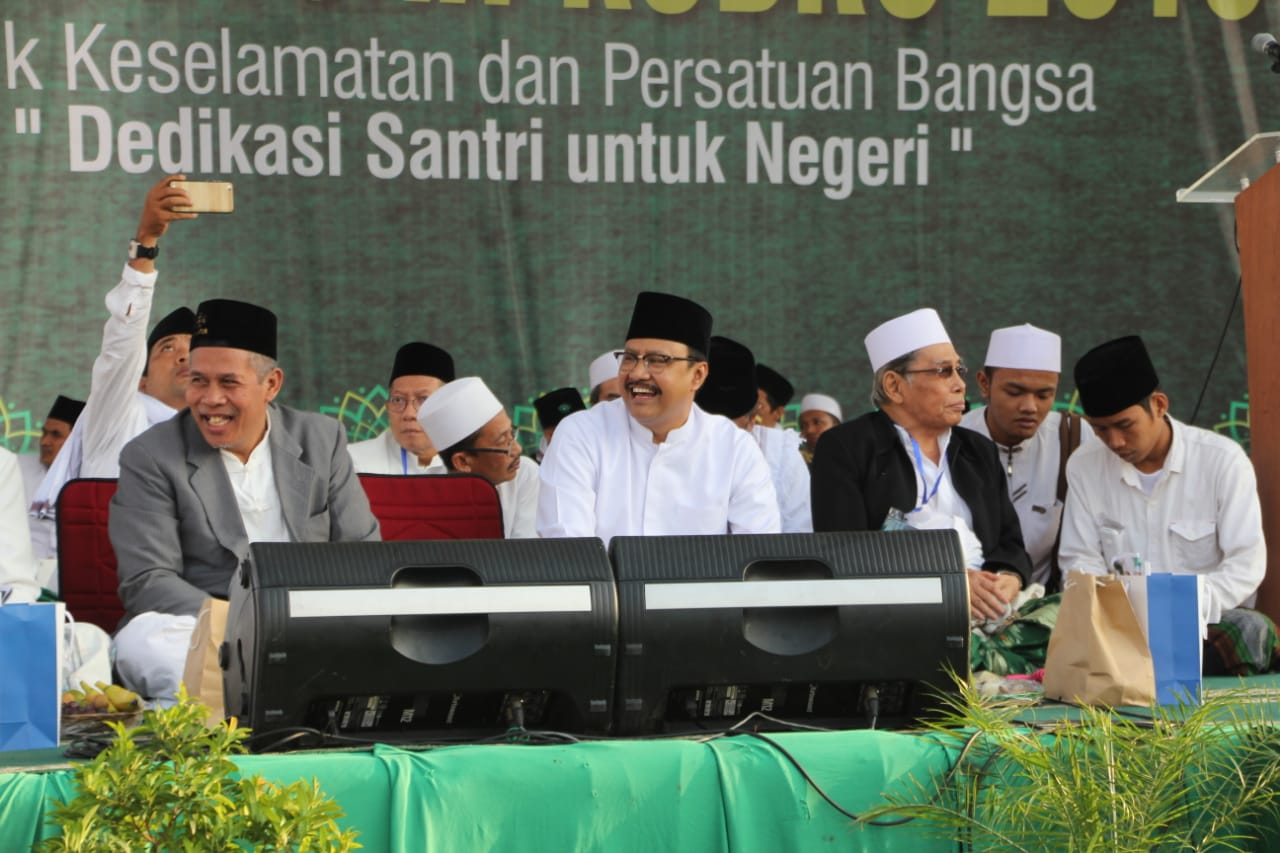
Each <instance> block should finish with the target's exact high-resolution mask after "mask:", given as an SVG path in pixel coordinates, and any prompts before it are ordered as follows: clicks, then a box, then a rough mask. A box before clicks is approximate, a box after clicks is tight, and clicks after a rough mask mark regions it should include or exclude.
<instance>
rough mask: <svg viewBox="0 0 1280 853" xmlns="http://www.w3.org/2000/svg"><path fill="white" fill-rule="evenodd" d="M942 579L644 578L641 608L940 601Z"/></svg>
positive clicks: (809, 605) (684, 608)
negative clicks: (669, 580) (651, 580)
mask: <svg viewBox="0 0 1280 853" xmlns="http://www.w3.org/2000/svg"><path fill="white" fill-rule="evenodd" d="M941 603H942V578H937V577H932V578H843V579H840V580H808V581H713V582H709V583H647V584H645V585H644V606H645V609H646V610H716V609H726V608H731V607H839V606H841V605H847V604H941Z"/></svg>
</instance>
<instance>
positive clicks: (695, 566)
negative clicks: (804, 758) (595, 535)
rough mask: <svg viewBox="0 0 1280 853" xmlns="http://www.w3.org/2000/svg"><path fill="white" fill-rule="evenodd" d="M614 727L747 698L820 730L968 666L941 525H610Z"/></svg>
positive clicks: (920, 703)
mask: <svg viewBox="0 0 1280 853" xmlns="http://www.w3.org/2000/svg"><path fill="white" fill-rule="evenodd" d="M610 556H611V558H612V560H613V565H614V570H615V572H616V575H617V579H618V610H619V620H620V621H619V633H618V637H619V642H620V644H621V649H620V651H621V656H620V658H619V660H618V696H617V700H616V702H615V705H616V707H617V713H618V726H617V733H618V734H623V735H637V734H650V733H657V732H682V731H691V730H695V729H722V728H725V727H726V726H727V725H730V724H731V723H733V722H734V721H736V720H739V719H742V718H743V717H746V716H747V715H748V714H750V713H751V712H753V711H759V712H761V713H764V714H767V715H769V716H772V717H777V718H782V719H784V720H787V721H791V722H803V723H808V724H811V725H819V726H825V727H832V728H858V727H863V726H868V725H872V724H876V725H881V726H886V725H905V724H909V723H910V722H911V721H913V720H916V719H919V718H920V717H921V716H922V713H923V712H924V711H926V710H927V709H928V708H929V706H930V705H932V704H933V703H934V702H936V696H937V694H938V693H940V692H951V691H954V689H955V688H954V684H953V683H952V682H951V680H950V678H949V677H948V676H947V674H946V670H947V669H948V668H950V669H952V670H954V671H955V672H957V673H961V674H965V673H968V671H969V603H968V592H967V583H966V577H965V570H964V559H963V557H962V555H961V550H960V542H959V538H958V537H957V535H956V533H955V532H954V531H951V530H945V531H933V530H902V531H893V532H886V533H881V532H876V533H816V534H782V535H773V536H767V535H766V536H676V537H665V538H657V537H652V538H651V537H619V538H615V539H614V540H613V541H612V542H611V544H610Z"/></svg>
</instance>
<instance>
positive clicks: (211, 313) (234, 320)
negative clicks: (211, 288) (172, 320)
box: [191, 299, 276, 359]
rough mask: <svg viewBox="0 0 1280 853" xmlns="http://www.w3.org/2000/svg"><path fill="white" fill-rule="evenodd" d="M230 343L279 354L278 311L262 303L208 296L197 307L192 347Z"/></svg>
mask: <svg viewBox="0 0 1280 853" xmlns="http://www.w3.org/2000/svg"><path fill="white" fill-rule="evenodd" d="M200 347H230V348H231V349H242V350H248V351H249V352H256V353H258V354H259V355H265V356H266V357H267V358H271V359H274V358H275V357H276V315H275V314H273V313H271V312H270V311H268V310H267V309H266V308H263V307H262V306H260V305H254V304H252V303H249V302H237V301H236V300H234V299H208V300H205V301H204V302H201V303H200V307H199V308H197V309H196V330H195V332H194V333H193V334H192V335H191V348H192V349H198V348H200Z"/></svg>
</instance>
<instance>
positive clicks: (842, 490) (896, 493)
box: [810, 308, 1031, 619]
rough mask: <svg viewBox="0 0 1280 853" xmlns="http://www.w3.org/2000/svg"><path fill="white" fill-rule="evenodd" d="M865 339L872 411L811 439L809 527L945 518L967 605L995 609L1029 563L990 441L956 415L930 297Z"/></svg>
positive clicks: (958, 382) (942, 332) (958, 377)
mask: <svg viewBox="0 0 1280 853" xmlns="http://www.w3.org/2000/svg"><path fill="white" fill-rule="evenodd" d="M866 346H867V354H868V356H869V357H870V359H871V367H872V369H873V370H874V371H875V383H874V386H873V389H872V395H871V400H872V403H874V404H875V406H876V407H877V408H878V411H874V412H870V413H868V414H866V415H863V416H862V417H859V418H856V419H854V420H852V421H849V422H847V423H844V424H841V425H840V426H837V427H833V428H832V429H830V430H828V431H827V432H826V433H824V434H823V435H822V438H821V439H820V440H819V441H818V447H817V451H816V453H815V455H814V459H813V466H812V470H811V479H810V486H811V494H812V498H813V500H812V503H813V527H814V530H817V531H828V530H880V529H882V528H883V527H884V526H885V522H886V519H889V518H890V517H891V516H892V517H893V521H891V526H892V525H893V524H905V525H907V526H910V527H915V528H921V529H938V528H944V529H954V530H956V531H957V533H958V534H959V536H960V540H961V544H962V546H963V550H964V556H965V563H966V565H967V566H968V568H969V569H970V574H969V599H970V600H969V604H970V608H971V610H972V612H973V615H974V616H975V617H981V618H986V619H996V618H1000V617H1001V616H1003V615H1004V613H1005V610H1006V606H1007V605H1008V603H1009V601H1010V600H1011V599H1012V598H1013V597H1014V596H1015V595H1016V594H1017V593H1018V590H1019V589H1021V587H1022V585H1023V583H1024V582H1025V580H1026V578H1027V577H1028V575H1029V574H1030V569H1031V564H1030V561H1029V560H1028V558H1027V554H1026V550H1025V549H1024V548H1023V544H1022V530H1021V528H1020V527H1019V526H1018V517H1017V514H1016V513H1015V512H1014V510H1013V504H1012V503H1011V502H1010V501H1009V493H1008V486H1007V483H1006V477H1005V472H1004V469H1003V468H1001V467H1000V460H999V458H998V456H997V454H996V449H995V445H993V444H992V443H991V442H990V441H989V440H987V439H986V438H984V437H982V436H980V435H978V434H977V433H974V432H971V431H970V430H966V429H964V428H960V427H958V426H957V425H958V424H959V423H960V418H961V416H962V415H963V414H964V392H965V384H964V376H965V372H966V370H965V367H964V364H963V363H962V362H961V360H960V357H959V355H957V354H956V351H955V347H954V346H952V344H951V340H950V338H949V337H948V335H947V332H946V329H945V328H943V325H942V321H941V320H940V319H939V317H938V315H937V312H935V311H934V310H933V309H932V308H924V309H921V310H919V311H914V312H912V313H910V314H906V315H904V316H902V317H897V318H895V319H893V320H890V321H888V322H887V323H883V324H881V325H880V326H878V327H876V328H875V329H874V330H873V331H872V332H871V334H869V335H867V338H866ZM895 511H896V512H895Z"/></svg>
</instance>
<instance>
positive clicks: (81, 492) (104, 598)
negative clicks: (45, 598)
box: [55, 479, 124, 634]
mask: <svg viewBox="0 0 1280 853" xmlns="http://www.w3.org/2000/svg"><path fill="white" fill-rule="evenodd" d="M115 493H116V481H115V480H92V479H85V480H72V481H71V482H69V483H67V484H66V485H65V486H63V487H62V492H61V493H60V494H59V495H58V508H57V513H58V514H57V519H56V521H55V524H56V526H57V528H58V589H59V594H60V595H61V596H62V600H63V601H65V602H66V604H67V610H69V611H70V612H71V615H72V616H74V617H75V618H76V619H77V620H79V621H81V622H92V623H93V624H94V625H97V626H98V627H99V628H101V629H102V630H104V631H106V632H107V633H108V634H110V633H112V632H114V631H115V630H116V626H117V625H119V623H120V619H121V617H123V616H124V605H123V604H121V603H120V581H119V579H118V578H117V577H116V552H115V551H114V550H112V548H111V537H110V535H108V533H107V516H108V513H109V511H110V506H111V496H112V495H114V494H115Z"/></svg>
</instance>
